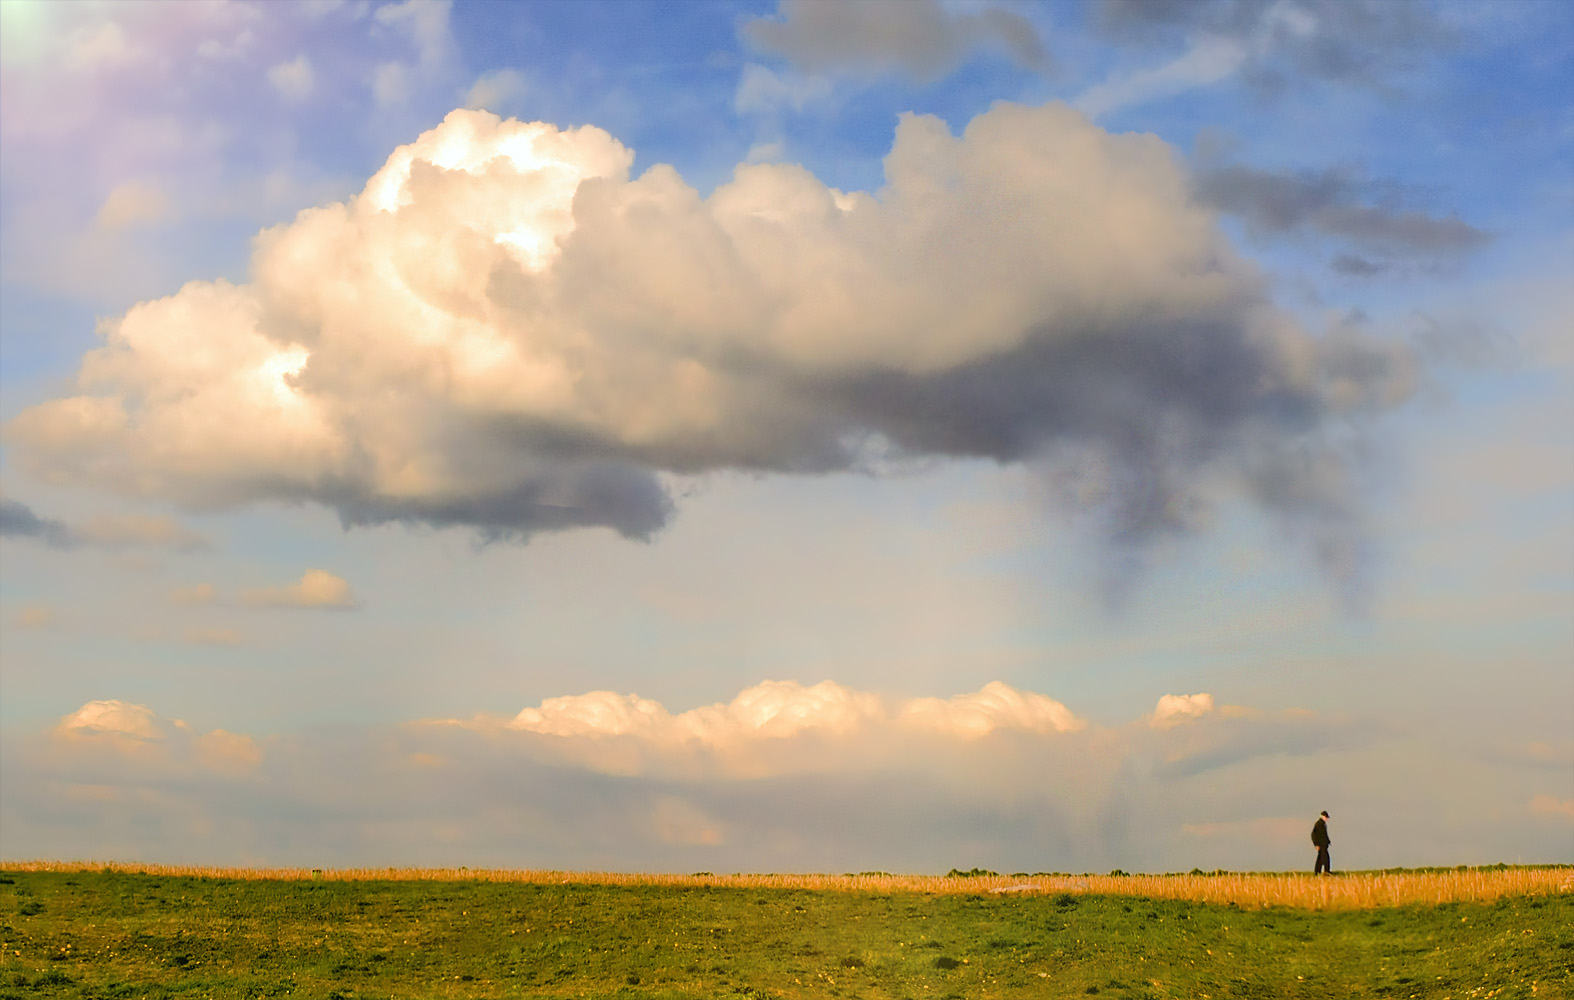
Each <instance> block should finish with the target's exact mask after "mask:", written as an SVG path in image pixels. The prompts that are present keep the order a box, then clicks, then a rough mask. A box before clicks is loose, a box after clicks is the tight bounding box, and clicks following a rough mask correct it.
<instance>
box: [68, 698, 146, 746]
mask: <svg viewBox="0 0 1574 1000" xmlns="http://www.w3.org/2000/svg"><path fill="white" fill-rule="evenodd" d="M56 732H57V733H59V734H60V735H61V736H64V737H84V736H86V737H91V736H99V735H102V736H109V737H118V738H123V739H131V740H162V739H163V738H164V729H163V727H161V726H160V725H159V723H158V717H157V716H156V715H154V714H153V710H152V709H151V708H148V707H147V706H146V705H132V704H128V703H127V702H123V701H117V700H114V699H111V700H108V701H90V702H88V703H87V704H86V705H83V706H82V707H81V708H79V709H77V710H76V711H75V712H72V713H71V714H70V715H68V716H66V717H65V718H63V719H61V720H60V725H59V726H58V727H57V729H56Z"/></svg>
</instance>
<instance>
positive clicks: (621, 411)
mask: <svg viewBox="0 0 1574 1000" xmlns="http://www.w3.org/2000/svg"><path fill="white" fill-rule="evenodd" d="M0 14H3V17H4V31H3V32H0V42H3V45H4V49H3V53H0V69H3V82H4V86H3V88H0V101H3V109H0V110H3V114H0V167H3V170H0V449H3V450H0V504H3V508H0V515H3V519H0V528H3V538H0V751H3V752H0V855H3V856H4V857H7V858H26V857H40V856H49V857H72V858H95V859H110V858H113V859H123V860H147V861H171V862H193V863H216V864H226V863H228V864H242V863H244V864H281V865H282V864H292V865H306V864H310V865H318V866H321V865H330V866H332V865H386V864H433V865H435V864H453V865H459V864H467V865H471V866H498V867H567V868H602V869H619V870H677V871H692V870H715V871H722V870H727V871H732V870H753V871H788V870H798V871H802V870H833V871H842V870H862V869H870V868H878V869H884V870H891V871H897V870H905V871H934V870H939V871H944V870H946V869H949V868H951V867H953V866H958V867H962V868H968V867H973V866H974V865H982V866H984V867H990V868H995V869H998V870H1028V871H1033V870H1075V871H1083V870H1093V871H1099V870H1108V869H1110V868H1114V867H1120V868H1123V869H1126V870H1133V871H1135V870H1158V871H1162V870H1188V869H1190V868H1192V867H1202V868H1205V869H1206V868H1214V867H1226V868H1241V869H1245V868H1252V869H1285V868H1301V867H1309V865H1310V861H1311V858H1310V855H1311V853H1312V852H1311V850H1310V845H1309V842H1308V841H1307V829H1308V828H1309V826H1310V822H1311V820H1312V819H1313V818H1314V817H1315V816H1316V814H1317V812H1318V811H1319V810H1322V809H1327V810H1329V812H1330V813H1331V814H1332V816H1333V823H1332V828H1333V834H1334V841H1335V847H1334V857H1335V863H1336V866H1339V867H1345V868H1357V867H1375V866H1392V865H1430V864H1460V863H1489V862H1494V861H1499V860H1506V861H1525V862H1533V861H1567V860H1569V859H1570V856H1571V851H1574V670H1571V669H1570V665H1571V663H1574V440H1571V438H1574V334H1571V332H1570V331H1571V330H1574V281H1571V276H1574V155H1571V154H1574V113H1571V111H1570V108H1571V107H1574V102H1571V101H1570V98H1571V96H1574V93H1571V91H1574V80H1571V73H1570V70H1569V67H1570V66H1571V65H1574V60H1571V58H1570V57H1571V55H1574V53H1571V51H1570V49H1571V46H1574V16H1571V15H1570V14H1569V13H1568V12H1567V11H1566V9H1565V7H1564V6H1563V5H1559V4H1555V3H1550V2H1548V3H1542V2H1537V0H1524V2H1517V3H1399V2H1357V0H1347V2H1343V3H1332V4H1308V3H1300V2H1296V0H1277V2H1274V3H1258V2H1249V0H1217V2H1198V3H1184V4H1168V3H1143V4H1132V3H1121V2H1116V0H1093V2H1089V3H1048V4H1027V3H1010V2H998V3H987V2H978V3H939V2H932V3H926V2H918V0H910V2H906V3H900V4H897V3H882V2H867V3H857V4H825V3H815V2H807V3H806V2H799V3H793V2H783V3H781V4H780V5H778V4H776V3H757V4H734V3H705V2H691V3H652V4H626V3H616V4H595V3H584V2H579V3H562V4H556V3H526V4H480V3H477V4H465V3H457V4H453V5H449V4H445V3H421V2H414V0H412V2H407V3H371V2H362V3H332V2H326V3H316V4H304V3H303V4H249V3H242V2H214V3H202V4H196V3H178V4H177V3H145V4H139V3H115V4H92V3H79V4H71V5H58V4H46V3H39V2H32V0H4V2H3V3H0ZM532 123H543V124H532Z"/></svg>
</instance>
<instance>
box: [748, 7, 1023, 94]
mask: <svg viewBox="0 0 1574 1000" xmlns="http://www.w3.org/2000/svg"><path fill="white" fill-rule="evenodd" d="M740 30H741V34H742V35H743V37H744V39H745V40H746V41H747V42H749V43H750V44H751V45H753V46H754V47H755V48H757V49H760V50H762V51H765V52H770V53H772V54H775V55H779V56H782V57H783V58H785V59H787V60H788V61H789V62H791V63H792V64H793V65H794V66H796V67H798V68H799V69H802V70H806V71H808V72H811V73H822V72H828V71H849V72H854V73H858V72H871V71H875V72H878V71H885V70H897V71H900V72H903V73H906V74H907V75H909V76H912V77H914V78H916V79H918V80H921V81H926V82H927V81H933V80H938V79H940V78H941V77H943V76H945V75H946V74H947V73H950V72H951V71H952V70H954V69H956V68H957V67H958V66H960V65H961V64H962V63H963V62H965V61H966V60H967V59H968V58H969V57H970V56H971V55H972V54H973V52H975V51H976V50H979V49H986V48H997V49H1003V50H1004V51H1005V52H1006V54H1007V55H1009V56H1010V57H1011V58H1012V59H1013V60H1014V61H1015V62H1017V63H1019V64H1021V65H1024V66H1029V67H1033V68H1039V69H1042V68H1045V67H1046V66H1047V65H1048V62H1049V53H1048V51H1047V50H1046V49H1045V47H1044V42H1043V39H1041V38H1040V37H1039V34H1038V31H1037V29H1035V28H1034V27H1033V24H1032V22H1030V21H1029V20H1028V19H1027V18H1025V17H1023V16H1022V15H1020V14H1018V13H1015V12H1014V11H1011V10H1008V9H1004V8H1001V7H984V8H983V9H981V10H978V11H975V12H966V13H953V12H951V11H948V10H946V9H945V8H944V7H943V6H941V4H940V3H939V2H938V0H863V2H859V3H845V2H842V0H782V3H781V6H780V8H779V16H778V17H777V18H775V19H771V18H758V19H755V20H753V21H749V22H747V23H745V24H744V25H743V27H742V28H741V29H740Z"/></svg>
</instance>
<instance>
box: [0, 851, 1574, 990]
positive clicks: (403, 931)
mask: <svg viewBox="0 0 1574 1000" xmlns="http://www.w3.org/2000/svg"><path fill="white" fill-rule="evenodd" d="M0 947H3V953H4V957H3V960H0V997H24V996H25V997H35V996H46V997H47V996H58V997H193V998H195V997H280V996H296V997H318V998H324V1000H327V998H369V997H608V996H616V997H631V998H632V997H648V998H666V997H670V998H678V997H706V998H715V997H734V998H738V997H741V998H765V997H778V996H781V997H846V998H851V997H867V998H887V997H890V998H899V997H912V998H952V997H955V998H968V1000H972V998H982V997H997V996H998V997H1087V996H1098V997H1119V998H1137V997H1144V998H1145V997H1187V998H1193V997H1195V998H1215V997H1218V998H1224V997H1262V998H1278V997H1292V998H1293V997H1305V998H1308V1000H1331V998H1344V997H1436V998H1443V997H1450V998H1454V997H1457V998H1464V997H1505V998H1511V997H1571V996H1574V972H1571V968H1574V892H1567V891H1551V892H1546V893H1541V894H1537V895H1513V896H1504V897H1502V898H1500V899H1497V900H1496V901H1492V902H1456V903H1444V904H1441V905H1405V906H1389V907H1378V908H1365V909H1356V908H1346V909H1329V910H1312V909H1303V908H1289V907H1266V908H1254V907H1240V906H1236V905H1233V904H1230V905H1220V904H1215V903H1199V902H1191V901H1187V900H1177V899H1155V898H1147V897H1141V896H1121V895H1095V894H1092V893H1069V892H1044V893H988V892H979V893H968V892H936V893H926V892H915V891H892V892H870V891H855V890H822V891H812V890H803V889H780V888H747V887H714V886H709V887H707V886H673V885H639V884H630V885H596V884H588V883H568V884H547V883H542V882H519V881H514V882H510V881H488V880H480V879H449V880H421V879H399V880H377V879H355V880H348V879H346V880H334V879H325V880H321V881H313V880H310V879H305V880H280V879H241V878H221V877H190V876H171V875H168V874H138V873H135V872H125V871H103V872H100V871H88V870H82V871H21V870H9V871H6V872H3V873H0Z"/></svg>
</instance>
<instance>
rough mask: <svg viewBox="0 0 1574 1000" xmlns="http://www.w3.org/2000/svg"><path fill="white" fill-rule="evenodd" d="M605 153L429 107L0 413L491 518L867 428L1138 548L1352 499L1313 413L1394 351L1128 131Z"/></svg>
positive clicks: (1335, 402)
mask: <svg viewBox="0 0 1574 1000" xmlns="http://www.w3.org/2000/svg"><path fill="white" fill-rule="evenodd" d="M632 161H633V154H632V152H631V151H629V150H628V149H626V148H625V147H623V146H622V145H621V144H619V143H618V142H617V141H616V140H615V139H613V138H612V137H611V136H609V135H608V134H606V133H605V132H603V131H601V130H599V129H596V128H593V127H582V128H577V129H569V130H559V129H557V128H555V127H553V126H550V125H545V124H541V123H531V124H526V123H521V122H517V121H512V120H508V121H504V120H500V119H498V118H497V117H496V116H494V115H491V114H489V113H486V112H483V111H455V112H453V113H452V114H450V115H449V116H448V117H447V118H446V119H445V120H444V122H443V123H442V124H441V125H440V126H438V127H437V128H435V129H433V130H432V131H430V132H427V133H425V134H423V135H422V136H421V137H420V138H419V139H418V140H417V141H416V142H414V143H412V144H410V145H407V146H403V147H400V148H399V149H398V150H396V151H395V152H394V154H393V155H392V156H391V157H390V158H389V160H388V162H387V164H386V165H385V166H384V167H383V168H382V170H380V171H379V172H378V173H377V174H376V175H375V176H374V177H372V178H371V180H370V181H369V182H368V183H367V185H366V187H365V189H364V191H362V193H361V194H359V195H358V196H356V197H354V198H352V199H350V200H349V201H347V202H344V203H336V204H330V205H326V206H323V207H319V208H313V209H309V210H307V211H304V212H302V213H301V214H300V215H299V216H298V217H297V218H296V219H295V220H294V221H293V222H291V223H289V224H286V225H282V226H279V227H276V228H274V229H270V230H268V231H265V232H264V233H262V234H261V235H260V236H259V237H258V239H257V241H256V247H255V252H254V256H253V260H252V274H251V279H250V281H249V282H248V283H246V284H243V285H234V284H230V283H227V282H224V281H213V282H206V281H198V282H192V283H190V284H188V285H186V286H185V287H184V288H182V289H181V290H180V291H178V292H177V293H176V294H174V295H171V296H169V297H167V298H163V299H159V300H156V301H150V302H144V303H142V304H140V305H138V306H136V307H135V308H133V309H131V310H130V311H129V312H127V313H126V314H125V315H124V316H121V317H119V318H118V319H114V320H112V321H109V322H106V323H105V324H104V326H103V329H102V331H101V332H102V334H103V336H104V339H105V343H104V345H103V346H102V347H101V348H99V349H98V350H96V351H94V352H92V353H90V354H89V355H88V356H87V357H86V359H85V360H84V362H83V365H82V369H81V373H80V376H79V382H80V389H79V391H78V392H77V393H76V394H75V395H71V396H69V397H66V398H60V399H55V400H52V401H49V402H46V403H43V404H41V405H39V406H35V407H33V408H31V409H29V410H27V411H25V412H23V413H22V414H21V415H19V416H18V417H17V418H16V419H15V420H14V421H13V422H12V423H11V425H10V426H9V428H8V436H9V439H10V440H11V441H12V442H13V443H14V444H15V445H16V446H17V449H18V453H19V456H20V458H21V459H22V461H23V462H24V463H26V465H27V466H28V467H29V468H30V469H31V470H32V471H33V472H34V473H35V474H38V475H40V476H42V477H44V478H47V479H49V480H52V481H56V482H77V483H91V484H97V485H107V486H110V487H114V488H117V489H120V490H122V491H124V492H127V493H130V494H135V495H146V496H153V497H159V498H163V499H170V500H174V501H177V502H180V503H184V504H187V505H192V506H223V505H231V504H240V503H246V502H251V501H257V500H265V499H273V500H284V501H302V500H307V501H315V502H318V503H322V504H325V505H328V506H330V507H332V508H334V509H335V510H336V511H337V512H338V513H339V515H340V516H341V517H342V519H343V520H344V521H345V522H346V523H349V524H356V523H376V522H385V521H390V520H404V521H419V522H425V523H429V524H435V525H451V524H459V525H468V526H472V527H474V528H476V529H478V530H480V531H481V532H482V533H484V534H487V535H491V536H514V537H524V536H528V535H530V534H531V533H534V532H539V531H549V530H556V529H562V528H570V527H577V526H605V527H609V528H612V529H614V530H616V531H618V532H620V533H622V534H624V535H627V536H630V537H636V538H644V537H648V536H650V535H651V534H652V533H653V532H655V531H656V530H658V529H659V528H660V527H661V526H662V525H663V524H664V523H665V521H666V520H667V519H668V517H669V516H670V514H671V511H672V501H671V499H670V495H669V492H668V490H667V488H666V486H665V485H664V477H666V476H670V475H688V474H697V473H704V472H709V471H713V470H719V469H746V470H760V471H770V472H781V473H813V472H826V471H834V470H846V469H859V468H868V467H871V466H872V464H873V459H874V458H875V457H878V458H879V459H880V460H881V461H884V460H886V459H889V457H890V456H891V455H893V454H895V455H897V456H898V457H904V456H905V457H929V456H965V457H985V458H990V459H994V460H998V461H1001V462H1015V461H1022V460H1035V461H1040V460H1043V461H1048V462H1052V463H1058V466H1057V467H1058V468H1061V469H1070V470H1078V471H1076V472H1075V475H1076V478H1077V480H1078V483H1079V484H1080V485H1079V486H1078V489H1076V490H1073V491H1071V493H1072V494H1074V495H1076V496H1080V497H1083V498H1084V499H1087V500H1089V502H1092V503H1094V504H1095V505H1097V506H1098V507H1099V508H1100V509H1101V510H1103V511H1104V512H1105V513H1106V514H1107V518H1106V523H1107V525H1108V529H1109V534H1110V536H1111V537H1113V538H1115V539H1117V540H1120V541H1122V542H1129V543H1132V544H1133V545H1135V546H1140V545H1141V544H1142V543H1143V542H1145V541H1147V540H1149V539H1151V538H1152V537H1153V536H1155V535H1156V534H1160V533H1163V532H1166V531H1173V530H1185V529H1186V528H1188V527H1189V526H1191V525H1192V524H1193V523H1195V521H1196V518H1197V513H1198V510H1199V508H1200V506H1202V504H1203V498H1204V497H1205V496H1207V495H1209V494H1210V492H1216V487H1217V486H1218V485H1219V484H1225V485H1226V486H1227V487H1228V488H1230V489H1234V490H1236V491H1240V492H1244V493H1246V494H1247V495H1249V496H1251V497H1253V498H1255V499H1256V500H1257V501H1259V502H1261V503H1262V504H1264V505H1265V506H1266V507H1268V508H1270V509H1272V510H1274V511H1277V512H1279V513H1283V514H1286V515H1290V516H1299V515H1301V514H1308V515H1310V516H1311V517H1312V518H1313V519H1314V520H1316V521H1318V522H1319V523H1334V524H1335V527H1334V528H1331V529H1328V531H1325V532H1324V534H1328V533H1329V532H1332V534H1334V535H1338V534H1339V533H1340V532H1342V531H1344V530H1345V528H1346V527H1347V526H1348V524H1350V523H1353V521H1354V520H1355V518H1354V517H1353V516H1352V515H1351V513H1350V512H1351V510H1352V509H1353V508H1354V506H1355V505H1354V504H1353V501H1351V499H1350V491H1349V488H1348V485H1347V482H1346V480H1347V472H1348V470H1347V468H1346V466H1345V463H1344V462H1343V460H1342V458H1341V457H1340V455H1339V454H1338V452H1337V451H1336V450H1335V449H1333V448H1332V447H1331V446H1330V445H1329V444H1328V443H1327V439H1328V436H1329V435H1328V434H1327V429H1328V426H1329V423H1330V418H1331V417H1332V416H1334V415H1336V414H1338V413H1341V412H1346V411H1349V410H1351V409H1360V408H1362V407H1367V406H1371V405H1374V404H1381V403H1383V402H1385V401H1388V400H1390V399H1391V398H1392V397H1393V394H1394V392H1395V391H1396V390H1395V386H1396V385H1398V386H1402V384H1403V376H1404V374H1405V372H1404V368H1405V359H1404V356H1403V355H1402V354H1400V353H1398V352H1393V351H1385V350H1382V349H1379V348H1377V347H1374V346H1373V345H1371V344H1369V343H1365V342H1360V343H1353V342H1350V341H1349V340H1348V339H1346V340H1343V341H1340V342H1339V343H1338V344H1336V345H1332V346H1330V345H1329V344H1328V343H1325V342H1324V341H1323V340H1322V339H1320V338H1318V337H1314V336H1311V335H1309V334H1307V333H1305V332H1304V331H1302V330H1301V329H1299V328H1298V327H1297V326H1296V325H1295V324H1294V323H1293V322H1291V321H1290V320H1289V319H1288V318H1287V316H1286V315H1285V314H1284V313H1283V312H1282V311H1280V310H1278V309H1276V308H1275V307H1274V306H1273V304H1272V303H1271V302H1270V301H1269V300H1268V299H1267V297H1266V295H1265V292H1264V286H1263V282H1262V281H1261V280H1260V278H1259V277H1258V275H1257V274H1256V272H1255V271H1254V269H1253V268H1252V267H1251V266H1250V265H1249V263H1246V262H1243V261H1242V260H1240V259H1239V258H1238V257H1237V256H1236V255H1235V254H1234V253H1233V252H1232V251H1231V248H1230V247H1229V246H1228V244H1227V243H1226V241H1225V240H1224V239H1223V238H1222V237H1221V235H1220V233H1219V230H1218V229H1217V227H1216V224H1215V218H1214V215H1213V213H1212V210H1211V209H1209V208H1208V207H1206V206H1203V205H1201V204H1199V203H1197V201H1196V200H1195V199H1194V196H1193V184H1192V183H1191V182H1190V179H1189V178H1188V176H1187V174H1186V172H1185V170H1184V169H1183V168H1182V166H1181V165H1180V164H1179V163H1178V162H1177V160H1176V158H1175V156H1174V155H1173V153H1172V151H1171V149H1170V148H1169V147H1168V146H1166V145H1165V144H1164V143H1163V142H1162V141H1160V140H1159V139H1157V138H1155V137H1153V136H1148V135H1115V134H1110V133H1108V132H1105V131H1104V130H1102V129H1100V128H1098V127H1097V126H1095V125H1092V124H1090V123H1089V122H1088V121H1086V120H1085V119H1084V118H1082V117H1081V116H1080V115H1079V114H1077V113H1076V112H1075V111H1073V110H1071V109H1069V108H1067V107H1064V106H1061V105H1055V104H1051V105H1047V106H1044V107H1022V106H1018V105H1011V104H1001V105H998V106H996V107H995V108H994V109H992V110H991V111H989V112H987V113H986V114H983V115H980V116H979V117H978V118H976V119H974V120H973V121H972V122H971V123H970V124H969V125H968V126H967V128H966V130H965V131H964V132H963V133H962V134H961V135H960V136H958V135H954V134H952V133H951V132H950V131H949V129H948V128H947V127H946V125H945V124H944V123H942V122H941V121H939V120H938V119H935V118H931V117H925V116H905V117H903V119H902V120H901V122H900V124H899V125H898V128H897V131H896V137H895V141H894V144H893V146H892V149H891V152H890V154H889V155H888V156H887V158H886V161H885V172H886V183H885V186H884V187H882V188H881V189H880V190H878V191H876V192H872V193H870V192H852V193H844V192H842V191H838V190H835V189H833V188H830V187H827V186H826V185H825V184H823V183H821V182H820V181H819V180H818V179H816V178H815V177H814V176H812V175H811V174H810V173H809V172H807V171H806V170H804V169H803V168H801V167H797V166H793V165H784V164H756V165H745V166H740V167H739V168H737V170H736V172H735V175H734V177H733V179H732V181H731V182H729V183H727V184H724V185H722V186H721V187H719V188H718V189H716V190H715V191H714V192H712V193H711V194H710V195H709V196H705V197H702V196H701V195H700V194H699V193H698V192H697V191H695V190H694V189H693V188H691V187H690V186H688V185H687V184H686V183H685V182H684V180H683V178H682V177H680V176H679V175H678V174H677V172H676V171H674V170H673V169H672V168H670V167H668V166H664V165H657V166H654V167H652V168H650V169H649V170H647V171H645V172H644V173H643V174H641V175H639V176H638V177H632V176H631V173H630V168H631V165H632ZM1326 541H1327V540H1326V539H1324V538H1322V537H1321V536H1319V545H1323V544H1324V543H1325V542H1326ZM1337 543H1338V539H1337V538H1336V539H1335V540H1334V541H1333V542H1329V543H1328V544H1330V545H1333V546H1334V547H1335V548H1337Z"/></svg>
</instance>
